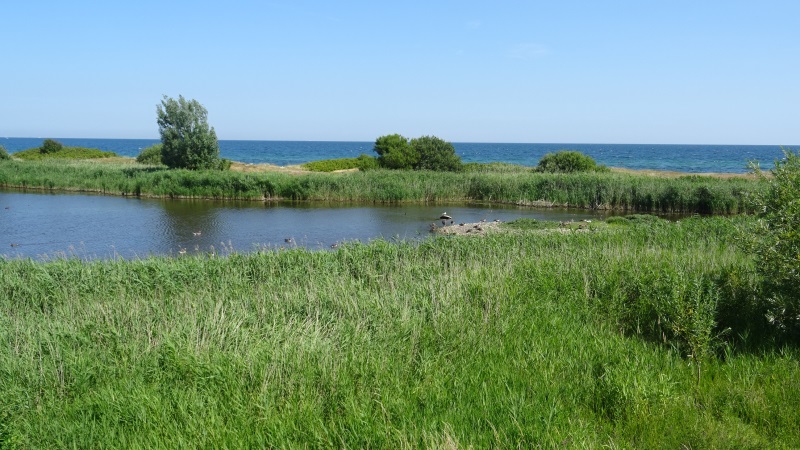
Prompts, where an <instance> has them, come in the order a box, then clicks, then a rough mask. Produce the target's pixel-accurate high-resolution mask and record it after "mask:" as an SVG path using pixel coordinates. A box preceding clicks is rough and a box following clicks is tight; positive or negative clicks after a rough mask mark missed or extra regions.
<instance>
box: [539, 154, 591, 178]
mask: <svg viewBox="0 0 800 450" xmlns="http://www.w3.org/2000/svg"><path fill="white" fill-rule="evenodd" d="M536 170H537V171H539V172H566V173H569V172H594V171H597V170H598V166H597V163H596V162H595V161H594V159H592V157H591V156H586V155H584V154H583V153H581V152H576V151H574V150H561V151H558V152H555V153H548V154H546V155H544V156H543V157H542V159H540V160H539V165H538V166H537V167H536Z"/></svg>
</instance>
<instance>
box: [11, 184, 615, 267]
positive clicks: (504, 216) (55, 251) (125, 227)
mask: <svg viewBox="0 0 800 450" xmlns="http://www.w3.org/2000/svg"><path fill="white" fill-rule="evenodd" d="M445 211H446V212H447V213H448V214H449V215H451V216H452V217H453V219H454V220H455V222H456V223H458V222H477V221H480V220H483V219H485V220H487V221H492V220H495V219H499V220H502V221H510V220H514V219H516V218H520V217H529V218H535V219H540V220H569V219H583V218H591V217H602V213H598V212H591V211H565V210H541V209H530V208H517V207H507V208H503V207H496V206H493V207H491V208H484V207H480V206H463V205H462V206H452V205H447V206H442V205H435V206H431V205H404V206H363V205H357V206H353V205H344V204H333V205H330V204H325V205H321V204H315V203H301V204H285V203H281V204H264V203H261V202H214V201H202V200H152V199H137V198H124V197H105V196H99V195H77V194H43V193H20V192H16V191H8V190H6V191H0V255H4V256H6V257H16V256H22V257H32V258H40V257H53V256H63V255H67V256H77V257H80V258H87V259H92V258H110V257H115V256H120V257H123V258H136V257H146V256H148V255H152V254H156V255H160V254H166V255H177V254H178V253H179V252H180V251H181V250H185V251H186V252H187V253H193V252H196V251H200V252H208V251H211V250H212V249H213V250H214V251H217V252H222V253H224V252H227V251H230V250H235V251H240V252H242V251H251V250H253V249H255V248H264V247H267V248H276V247H285V246H287V245H292V246H294V245H299V246H305V247H308V248H312V249H319V248H328V247H330V245H331V244H334V243H337V242H342V241H353V240H359V241H362V242H366V241H369V240H371V239H376V238H384V239H395V238H399V239H403V240H413V239H420V238H424V237H427V236H429V226H430V224H431V223H432V222H436V223H439V220H438V217H439V215H440V214H441V213H442V212H445ZM286 239H292V243H290V244H287V243H286Z"/></svg>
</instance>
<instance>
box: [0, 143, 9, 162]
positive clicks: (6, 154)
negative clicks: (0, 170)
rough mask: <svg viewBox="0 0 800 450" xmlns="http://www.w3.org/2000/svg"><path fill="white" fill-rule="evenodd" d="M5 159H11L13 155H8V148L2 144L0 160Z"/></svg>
mask: <svg viewBox="0 0 800 450" xmlns="http://www.w3.org/2000/svg"><path fill="white" fill-rule="evenodd" d="M4 159H11V157H10V156H9V155H8V152H7V151H6V148H5V147H3V146H2V145H0V160H4Z"/></svg>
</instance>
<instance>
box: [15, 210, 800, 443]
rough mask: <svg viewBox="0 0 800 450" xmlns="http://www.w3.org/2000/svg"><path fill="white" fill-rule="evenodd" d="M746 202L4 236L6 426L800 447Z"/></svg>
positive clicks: (290, 438)
mask: <svg viewBox="0 0 800 450" xmlns="http://www.w3.org/2000/svg"><path fill="white" fill-rule="evenodd" d="M748 220H750V219H747V218H706V219H688V220H684V221H681V222H667V221H663V220H649V219H648V220H636V219H635V220H627V221H617V223H613V224H608V225H607V226H604V227H597V229H596V230H594V231H584V232H578V231H568V232H563V231H557V232H554V231H552V230H540V229H537V227H533V226H530V224H528V225H526V226H523V227H518V228H517V229H515V231H514V232H512V233H506V234H493V235H489V236H485V237H481V238H470V237H455V238H444V237H440V238H435V239H431V240H428V241H424V242H421V243H407V244H394V243H386V242H382V241H378V242H373V243H370V244H347V245H343V246H341V247H340V248H338V249H337V250H335V251H316V252H313V251H307V250H302V249H294V250H287V251H274V252H263V253H253V254H248V255H240V254H233V255H230V256H228V257H225V258H220V257H214V256H210V255H209V256H191V257H182V258H177V259H169V258H148V259H143V260H132V261H122V260H116V261H95V262H83V261H78V260H57V261H52V262H47V263H37V262H33V261H28V260H0V448H16V447H19V448H73V447H74V448H87V447H91V448H105V447H128V448H130V447H133V448H176V447H191V448H252V447H275V448H314V447H328V448H330V447H335V448H420V447H421V448H675V449H679V448H731V449H742V448H753V449H756V448H757V449H763V448H775V449H781V448H787V449H788V448H796V447H797V444H798V442H800V385H799V384H798V383H797V380H798V379H800V366H799V363H798V360H799V359H798V357H800V352H798V349H797V347H796V346H795V345H792V344H791V343H786V342H782V341H781V338H780V336H779V335H777V334H776V333H775V331H774V330H772V329H770V327H769V324H768V323H766V321H765V319H764V317H763V314H762V311H761V307H760V306H759V301H758V298H759V297H758V290H757V285H758V280H757V275H756V271H755V268H754V267H753V266H754V263H753V261H752V260H751V259H750V257H749V256H748V255H747V254H744V253H743V252H742V251H740V250H738V247H737V246H736V245H735V240H736V238H737V235H738V234H737V233H738V231H737V229H738V227H739V226H741V225H742V224H746V222H747V221H748ZM521 228H528V229H527V230H526V229H521Z"/></svg>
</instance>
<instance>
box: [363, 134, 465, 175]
mask: <svg viewBox="0 0 800 450" xmlns="http://www.w3.org/2000/svg"><path fill="white" fill-rule="evenodd" d="M374 150H375V153H377V154H378V155H379V156H378V163H379V164H380V166H381V167H386V168H388V169H415V170H448V171H457V170H461V158H460V157H459V156H458V155H456V151H455V148H454V147H453V145H452V144H450V143H449V142H446V141H444V140H442V139H439V138H437V137H436V136H422V137H419V138H415V139H412V140H411V141H410V142H409V140H408V139H407V138H405V137H403V136H401V135H399V134H389V135H386V136H381V137H379V138H378V139H376V140H375V147H374Z"/></svg>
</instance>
